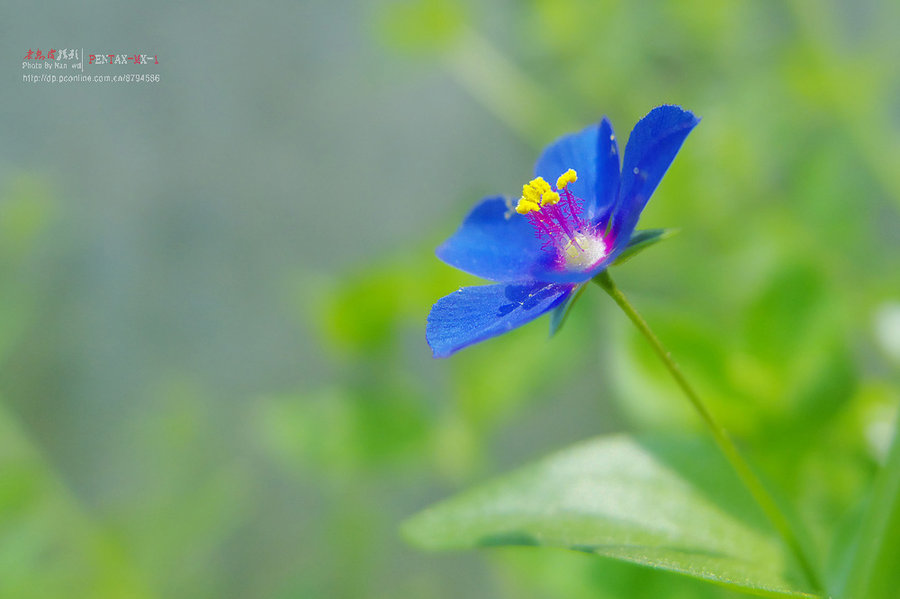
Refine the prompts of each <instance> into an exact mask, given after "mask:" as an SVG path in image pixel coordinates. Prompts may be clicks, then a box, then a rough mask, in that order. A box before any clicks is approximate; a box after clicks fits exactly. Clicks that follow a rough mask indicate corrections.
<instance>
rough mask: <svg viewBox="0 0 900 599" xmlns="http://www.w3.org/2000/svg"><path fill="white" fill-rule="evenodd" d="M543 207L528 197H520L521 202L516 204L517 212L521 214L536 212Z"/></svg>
mask: <svg viewBox="0 0 900 599" xmlns="http://www.w3.org/2000/svg"><path fill="white" fill-rule="evenodd" d="M540 209H541V206H540V205H539V204H538V203H537V202H532V201H531V200H529V199H528V198H519V203H518V204H517V205H516V212H518V213H519V214H528V213H529V212H536V211H538V210H540Z"/></svg>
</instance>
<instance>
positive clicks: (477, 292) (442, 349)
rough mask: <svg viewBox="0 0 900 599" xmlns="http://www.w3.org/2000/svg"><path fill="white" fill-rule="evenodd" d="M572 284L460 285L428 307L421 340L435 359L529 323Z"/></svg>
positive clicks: (561, 298)
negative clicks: (453, 291)
mask: <svg viewBox="0 0 900 599" xmlns="http://www.w3.org/2000/svg"><path fill="white" fill-rule="evenodd" d="M573 288H574V286H573V285H555V284H552V283H528V284H524V285H482V286H479V287H463V288H462V289H460V290H459V291H457V292H455V293H451V294H450V295H447V296H445V297H442V298H441V299H439V300H438V302H437V303H436V304H435V305H434V306H433V307H432V308H431V313H430V314H429V315H428V325H427V326H426V328H425V339H426V340H427V341H428V345H430V346H431V350H432V352H434V357H435V358H446V357H447V356H449V355H450V354H452V353H454V352H456V351H458V350H460V349H462V348H464V347H467V346H469V345H472V344H473V343H478V342H479V341H484V340H485V339H489V338H491V337H495V336H497V335H500V334H501V333H505V332H507V331H509V330H512V329H514V328H516V327H518V326H521V325H523V324H525V323H526V322H530V321H532V320H534V319H535V318H537V317H538V316H540V315H541V314H544V313H545V312H547V311H549V310H552V309H553V308H555V307H556V306H558V305H559V304H560V303H561V302H563V301H564V300H565V299H566V298H567V297H568V296H569V294H570V293H571V292H572V289H573Z"/></svg>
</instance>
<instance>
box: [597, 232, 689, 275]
mask: <svg viewBox="0 0 900 599" xmlns="http://www.w3.org/2000/svg"><path fill="white" fill-rule="evenodd" d="M677 232H678V229H645V230H644V231H635V232H634V234H633V235H632V236H631V240H630V241H629V242H628V245H627V246H625V250H624V251H623V252H622V253H621V254H619V257H618V258H616V260H615V261H614V262H613V263H612V265H611V266H618V265H619V264H624V263H625V262H627V261H628V260H631V259H632V258H634V257H635V256H636V255H638V254H639V253H640V252H643V251H644V250H646V249H647V248H648V247H650V246H651V245H654V244H655V243H657V242H659V241H662V240H663V239H668V238H669V237H672V236H673V235H675V233H677Z"/></svg>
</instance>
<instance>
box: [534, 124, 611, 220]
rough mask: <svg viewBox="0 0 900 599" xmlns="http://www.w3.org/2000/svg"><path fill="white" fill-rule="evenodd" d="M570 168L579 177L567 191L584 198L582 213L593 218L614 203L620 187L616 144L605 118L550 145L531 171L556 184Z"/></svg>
mask: <svg viewBox="0 0 900 599" xmlns="http://www.w3.org/2000/svg"><path fill="white" fill-rule="evenodd" d="M570 168H571V169H575V172H576V173H578V180H577V181H575V183H572V184H571V185H570V186H569V190H570V191H571V192H572V193H574V194H575V195H576V196H578V197H579V198H581V199H583V200H584V209H585V216H586V217H587V218H589V219H590V220H595V219H596V215H597V213H599V212H600V211H601V210H602V209H603V208H605V207H607V206H611V205H612V204H613V202H614V201H615V199H616V195H617V192H618V190H619V146H618V144H617V143H616V139H615V136H614V135H613V130H612V125H610V124H609V120H608V119H607V118H606V117H603V120H602V121H600V123H598V124H596V125H591V126H590V127H587V128H586V129H583V130H581V131H579V132H578V133H572V134H570V135H566V136H564V137H561V138H559V139H558V140H556V141H555V142H553V143H552V144H550V145H549V146H548V147H547V148H546V149H545V150H544V152H543V154H541V157H540V158H538V161H537V164H536V165H535V167H534V174H535V176H540V177H543V178H544V179H545V180H546V181H547V182H548V183H550V184H551V185H554V186H555V185H556V179H557V178H558V177H559V176H560V175H561V174H563V173H564V172H566V171H567V170H568V169H570Z"/></svg>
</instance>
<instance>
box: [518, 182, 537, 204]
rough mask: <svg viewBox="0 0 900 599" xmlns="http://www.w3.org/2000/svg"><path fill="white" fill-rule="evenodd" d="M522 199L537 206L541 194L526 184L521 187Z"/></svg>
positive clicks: (529, 184)
mask: <svg viewBox="0 0 900 599" xmlns="http://www.w3.org/2000/svg"><path fill="white" fill-rule="evenodd" d="M522 199H524V200H527V201H529V202H531V203H532V204H537V203H538V202H540V201H541V192H540V191H539V190H537V189H535V188H534V187H533V186H532V185H531V183H528V184H526V185H523V186H522Z"/></svg>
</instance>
